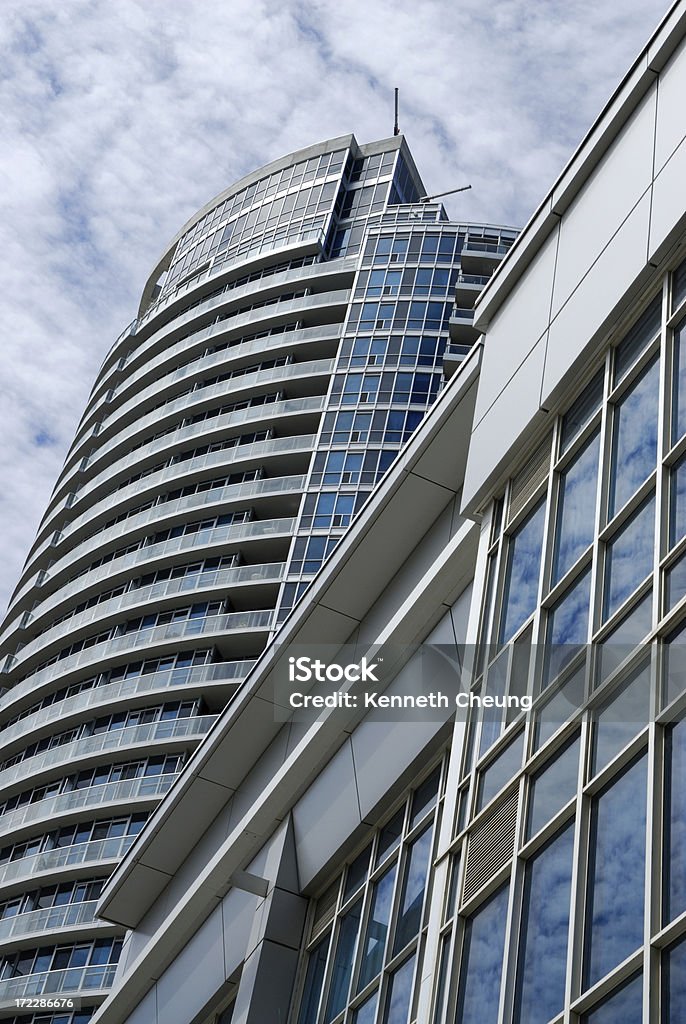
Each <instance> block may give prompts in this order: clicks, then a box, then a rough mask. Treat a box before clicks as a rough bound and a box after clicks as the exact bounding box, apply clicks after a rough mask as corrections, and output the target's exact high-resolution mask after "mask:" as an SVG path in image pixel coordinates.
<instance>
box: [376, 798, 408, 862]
mask: <svg viewBox="0 0 686 1024" xmlns="http://www.w3.org/2000/svg"><path fill="white" fill-rule="evenodd" d="M404 820H405V810H404V808H403V810H401V811H398V813H397V814H394V815H393V817H392V818H391V820H390V821H389V822H388V824H387V825H385V826H384V827H383V828H382V830H381V835H380V836H379V845H378V847H377V849H376V864H377V867H378V866H379V864H381V863H382V862H383V861H384V860H385V859H386V857H388V856H389V855H390V854H391V853H393V851H394V850H397V848H398V847H399V846H400V836H401V835H402V831H403V821H404Z"/></svg>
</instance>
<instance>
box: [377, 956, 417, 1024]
mask: <svg viewBox="0 0 686 1024" xmlns="http://www.w3.org/2000/svg"><path fill="white" fill-rule="evenodd" d="M414 961H415V958H414V957H413V956H411V957H410V959H409V960H406V961H405V963H404V964H403V965H402V967H399V968H398V970H397V971H396V972H395V974H392V975H391V979H390V983H389V987H388V995H387V997H386V1012H385V1013H384V1017H383V1019H384V1024H407V1018H408V1016H409V1013H410V1001H411V999H412V976H413V974H414Z"/></svg>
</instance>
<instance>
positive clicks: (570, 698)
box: [536, 661, 586, 750]
mask: <svg viewBox="0 0 686 1024" xmlns="http://www.w3.org/2000/svg"><path fill="white" fill-rule="evenodd" d="M585 676H586V663H585V661H582V662H581V664H580V665H578V666H577V668H575V669H574V671H573V672H571V673H570V675H569V676H568V677H567V678H566V679H565V680H564V682H563V683H561V685H560V687H559V689H557V690H556V691H555V693H554V694H553V696H552V697H551V698H550V700H548V701H546V703H545V704H544V705H543V707H542V708H541V709H540V711H539V712H538V714H537V716H536V749H537V750H538V749H539V748H540V747H542V746H543V744H544V743H547V741H548V740H549V739H550V738H551V737H552V736H554V735H555V733H556V732H557V730H558V729H559V728H560V726H561V725H562V724H563V722H568V721H569V720H570V718H571V717H572V716H573V715H574V714H575V713H576V712H578V710H579V708H580V707H581V705H582V704H583V702H584V698H585V688H586V678H585Z"/></svg>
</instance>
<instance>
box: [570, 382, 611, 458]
mask: <svg viewBox="0 0 686 1024" xmlns="http://www.w3.org/2000/svg"><path fill="white" fill-rule="evenodd" d="M604 377H605V373H604V371H603V370H600V372H599V373H597V374H596V375H595V377H594V378H593V380H592V381H591V383H590V384H589V385H588V387H587V388H586V389H585V390H584V391H583V392H582V394H581V395H580V396H579V398H577V400H576V402H575V403H574V405H573V406H572V407H571V409H570V410H569V411H568V412H567V413H566V414H565V416H564V418H563V420H562V436H561V439H560V454H562V455H563V454H564V453H565V452H566V451H567V449H568V448H569V446H570V444H571V443H572V441H573V440H574V438H575V437H577V435H578V434H580V433H581V431H582V429H583V428H584V427H585V426H586V424H587V423H588V422H589V420H590V419H591V417H592V416H593V415H594V413H596V412H597V411H598V409H599V408H600V405H601V402H602V400H603V384H604Z"/></svg>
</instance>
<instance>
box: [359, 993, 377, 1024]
mask: <svg viewBox="0 0 686 1024" xmlns="http://www.w3.org/2000/svg"><path fill="white" fill-rule="evenodd" d="M378 998H379V990H378V989H377V990H376V992H375V993H374V995H372V996H370V997H369V999H367V1001H366V1002H364V1003H362V1006H360V1008H359V1009H358V1011H357V1013H356V1014H355V1017H354V1020H355V1024H374V1014H375V1013H376V1003H377V1000H378Z"/></svg>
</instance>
